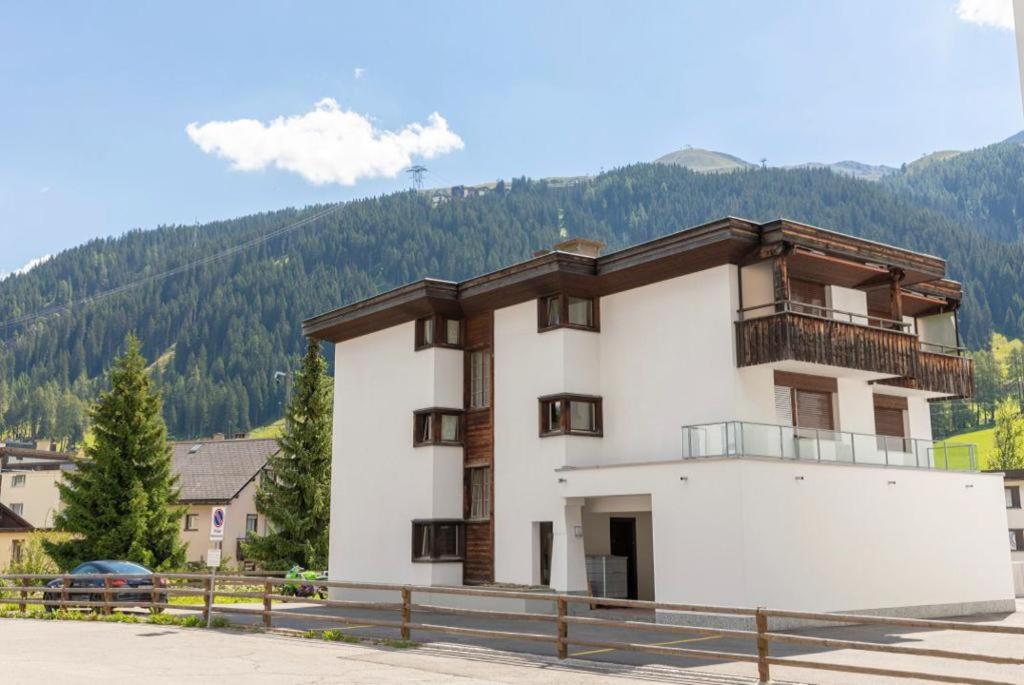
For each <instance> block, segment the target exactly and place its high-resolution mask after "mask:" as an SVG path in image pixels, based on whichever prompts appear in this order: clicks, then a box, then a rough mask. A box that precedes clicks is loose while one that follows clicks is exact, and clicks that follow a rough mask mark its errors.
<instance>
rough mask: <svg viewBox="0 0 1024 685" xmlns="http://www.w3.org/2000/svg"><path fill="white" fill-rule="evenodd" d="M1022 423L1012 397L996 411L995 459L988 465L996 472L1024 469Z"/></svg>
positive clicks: (1023, 426)
mask: <svg viewBox="0 0 1024 685" xmlns="http://www.w3.org/2000/svg"><path fill="white" fill-rule="evenodd" d="M1022 436H1024V422H1022V419H1021V415H1020V405H1018V404H1017V400H1015V399H1014V398H1013V397H1007V398H1005V399H1004V400H1003V401H1002V402H1000V403H999V406H998V408H997V409H996V429H995V442H996V445H995V458H994V459H993V461H992V463H991V464H990V465H989V466H990V468H993V469H996V470H998V471H1008V470H1012V469H1020V468H1024V445H1022V444H1021V438H1022Z"/></svg>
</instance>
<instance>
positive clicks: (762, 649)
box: [754, 607, 772, 685]
mask: <svg viewBox="0 0 1024 685" xmlns="http://www.w3.org/2000/svg"><path fill="white" fill-rule="evenodd" d="M754 620H755V622H756V623H757V680H758V683H760V685H766V684H767V683H770V682H771V681H772V679H771V673H770V671H769V667H768V640H767V639H766V638H765V637H764V635H765V633H767V632H768V616H767V614H765V613H764V608H763V607H758V608H757V614H756V616H755V619H754Z"/></svg>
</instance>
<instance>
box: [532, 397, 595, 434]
mask: <svg viewBox="0 0 1024 685" xmlns="http://www.w3.org/2000/svg"><path fill="white" fill-rule="evenodd" d="M538 403H539V405H540V436H541V437H546V436H549V435H590V436H595V437H601V436H602V435H604V420H603V416H602V407H601V398H600V397H594V396H592V395H570V394H561V395H548V396H546V397H541V398H539V399H538Z"/></svg>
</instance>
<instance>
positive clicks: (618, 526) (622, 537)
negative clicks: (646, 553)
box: [608, 516, 637, 599]
mask: <svg viewBox="0 0 1024 685" xmlns="http://www.w3.org/2000/svg"><path fill="white" fill-rule="evenodd" d="M608 538H609V548H610V550H611V553H612V556H616V557H625V558H626V592H627V593H628V594H627V595H626V596H627V598H629V599H636V598H637V594H636V518H635V517H628V518H627V517H624V516H613V517H612V518H611V519H609V526H608Z"/></svg>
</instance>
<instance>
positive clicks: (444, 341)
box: [416, 314, 463, 350]
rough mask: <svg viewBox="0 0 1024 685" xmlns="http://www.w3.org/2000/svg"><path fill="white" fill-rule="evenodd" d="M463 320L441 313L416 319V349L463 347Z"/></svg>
mask: <svg viewBox="0 0 1024 685" xmlns="http://www.w3.org/2000/svg"><path fill="white" fill-rule="evenodd" d="M462 337H463V333H462V320H461V319H450V318H448V317H446V316H442V315H441V314H434V315H433V316H425V317H423V318H422V319H416V349H417V350H423V349H426V348H428V347H451V348H455V349H461V348H462Z"/></svg>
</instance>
